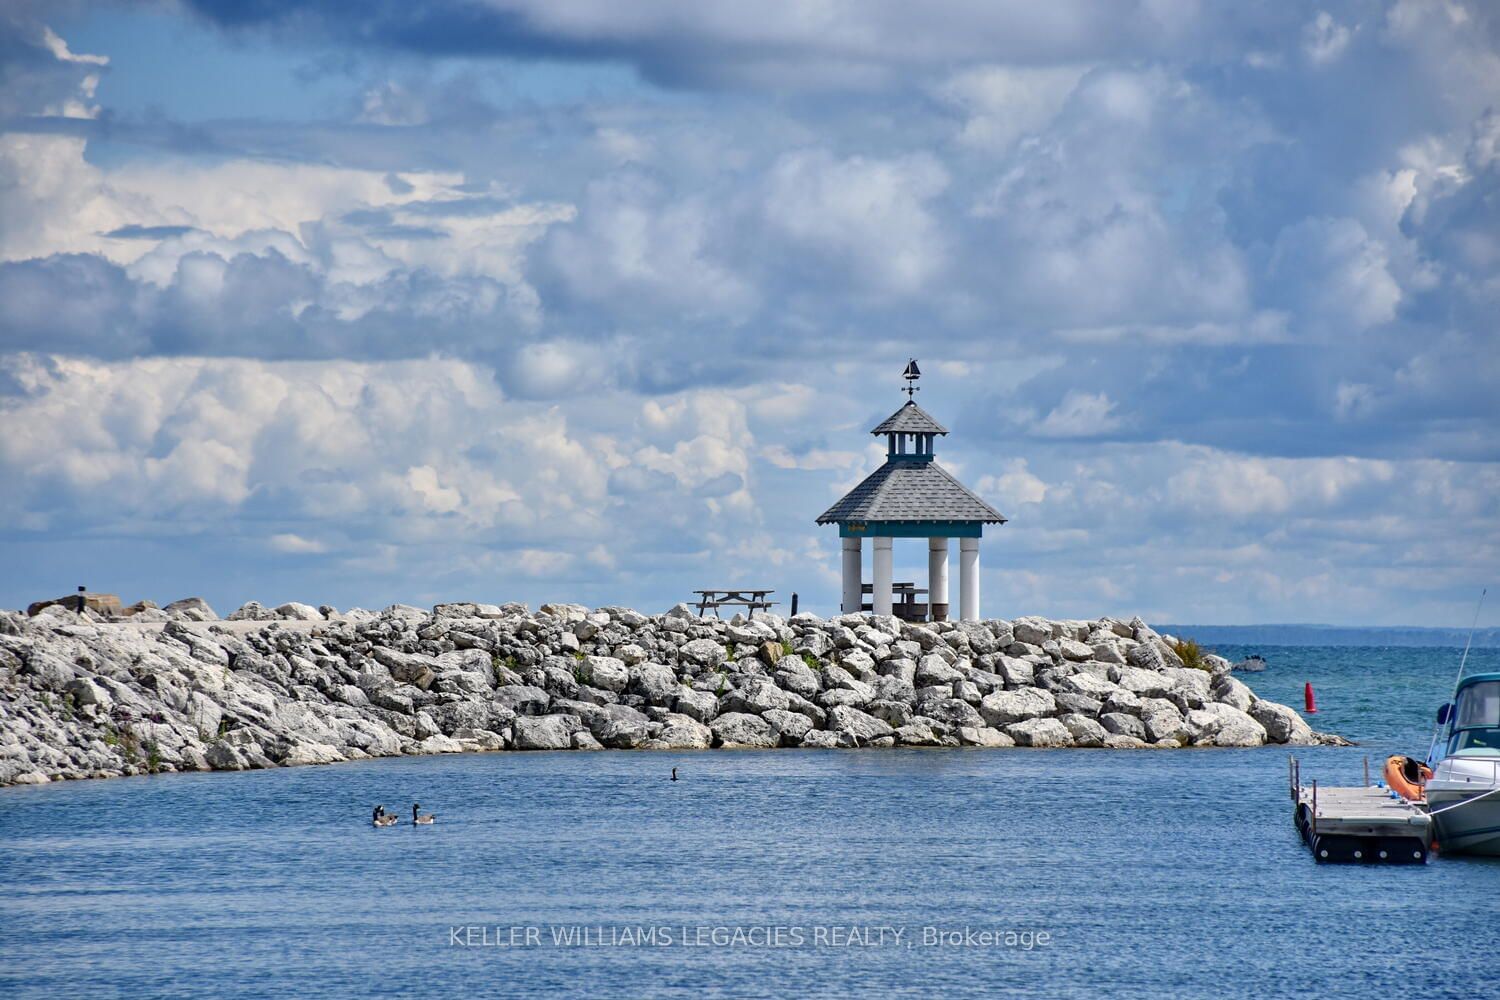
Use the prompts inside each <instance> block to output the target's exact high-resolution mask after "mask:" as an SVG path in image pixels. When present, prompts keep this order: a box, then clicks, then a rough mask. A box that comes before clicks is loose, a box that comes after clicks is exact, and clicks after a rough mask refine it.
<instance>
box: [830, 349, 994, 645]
mask: <svg viewBox="0 0 1500 1000" xmlns="http://www.w3.org/2000/svg"><path fill="white" fill-rule="evenodd" d="M921 374H922V373H921V371H920V370H918V368H917V363H916V361H915V360H913V361H910V362H908V363H907V366H906V371H905V373H904V374H903V376H902V377H903V378H905V379H906V380H907V386H906V389H905V390H904V391H905V392H906V394H907V397H908V398H907V401H906V403H905V405H903V406H902V407H901V409H899V410H897V411H896V412H895V413H893V414H891V415H890V416H889V417H887V418H886V419H885V420H883V421H881V422H880V424H879V425H877V426H876V427H875V428H874V430H872V431H870V433H871V434H884V435H885V437H886V441H887V448H886V459H885V464H884V465H882V466H881V467H880V468H878V469H876V470H875V471H874V472H872V473H871V474H870V475H869V476H868V477H867V478H866V479H865V480H864V482H862V483H860V484H859V485H858V486H856V487H854V489H852V490H850V491H849V492H848V493H847V494H846V495H845V496H844V498H843V499H842V500H840V501H839V502H838V503H836V504H834V505H833V506H832V507H830V508H828V509H827V510H826V511H824V512H823V515H822V516H821V517H819V518H818V523H819V524H837V525H838V526H839V537H840V538H842V539H843V548H844V551H843V570H844V573H843V583H844V594H843V602H842V605H841V607H842V610H843V612H844V613H845V614H851V613H856V612H860V611H873V612H874V613H875V614H877V615H889V614H896V615H900V616H901V617H902V618H906V619H909V620H914V621H925V620H929V619H930V620H932V621H943V620H946V619H947V617H948V539H950V538H957V539H958V608H959V615H958V616H959V619H960V620H961V621H977V620H978V619H979V540H980V538H981V536H982V535H983V534H984V526H985V525H986V524H1004V523H1005V518H1004V517H1003V516H1002V515H1001V514H1000V513H999V512H998V511H996V510H995V508H993V507H991V506H990V505H989V504H987V503H985V502H984V501H983V500H981V499H979V497H977V496H975V495H974V494H973V493H972V492H971V491H970V490H969V489H968V488H967V487H965V486H964V485H963V484H962V483H960V482H959V481H958V480H957V479H954V478H953V476H952V475H951V474H950V473H949V472H948V470H946V469H944V468H943V467H942V466H941V465H938V464H937V461H936V460H935V458H934V448H933V442H934V441H936V439H937V438H938V437H940V436H943V435H946V434H947V433H948V430H947V428H945V427H944V426H943V425H942V424H940V423H938V422H937V421H936V420H934V419H932V417H931V415H929V414H928V413H927V411H926V410H924V409H922V408H921V407H920V406H918V405H917V404H916V401H915V400H913V399H911V398H910V397H911V395H912V394H913V393H915V392H916V391H917V386H916V381H917V379H918V378H920V377H921ZM866 538H869V539H872V546H871V547H872V549H873V550H874V557H873V562H874V580H873V581H872V582H871V583H870V584H866V583H865V582H864V539H866ZM897 538H925V539H927V588H926V591H927V600H926V601H917V600H916V597H917V595H918V594H920V593H921V592H922V591H921V589H920V588H918V587H916V585H915V584H899V583H896V582H895V581H894V580H893V578H892V564H891V549H892V544H893V542H894V540H895V539H897ZM866 593H869V594H870V603H869V604H866V603H865V599H864V595H865V594H866ZM898 597H899V598H900V599H899V600H898V599H897V598H898Z"/></svg>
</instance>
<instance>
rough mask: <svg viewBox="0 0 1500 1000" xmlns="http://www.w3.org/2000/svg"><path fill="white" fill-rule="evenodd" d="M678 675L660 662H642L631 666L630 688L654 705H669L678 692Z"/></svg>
mask: <svg viewBox="0 0 1500 1000" xmlns="http://www.w3.org/2000/svg"><path fill="white" fill-rule="evenodd" d="M677 688H678V684H677V675H676V674H674V673H673V672H672V668H671V667H667V666H663V665H662V664H660V663H640V664H638V665H637V666H633V667H631V668H630V690H631V691H633V692H634V693H636V694H638V695H640V696H641V697H642V698H645V699H646V701H648V702H650V703H651V704H653V705H668V704H671V700H672V699H673V698H674V697H676V694H677Z"/></svg>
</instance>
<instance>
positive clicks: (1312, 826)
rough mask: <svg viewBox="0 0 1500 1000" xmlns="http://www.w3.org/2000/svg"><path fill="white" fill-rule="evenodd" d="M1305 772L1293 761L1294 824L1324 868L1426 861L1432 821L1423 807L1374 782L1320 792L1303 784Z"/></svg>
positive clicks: (1321, 790) (1317, 788) (1320, 789)
mask: <svg viewBox="0 0 1500 1000" xmlns="http://www.w3.org/2000/svg"><path fill="white" fill-rule="evenodd" d="M1301 770H1302V769H1301V766H1300V764H1299V763H1298V762H1297V761H1296V760H1295V759H1293V760H1292V761H1291V762H1290V771H1291V782H1290V784H1291V794H1292V801H1293V802H1294V803H1295V807H1294V809H1293V814H1292V821H1293V822H1294V823H1295V824H1296V825H1297V832H1298V833H1300V834H1301V835H1302V840H1303V842H1304V843H1306V844H1307V846H1308V848H1309V849H1310V850H1311V851H1312V853H1313V858H1314V859H1315V860H1316V861H1317V862H1318V863H1319V864H1340V863H1342V864H1377V865H1420V864H1425V863H1426V861H1427V848H1428V845H1429V844H1430V843H1431V842H1432V818H1431V817H1430V816H1428V815H1427V810H1426V809H1425V808H1424V807H1423V806H1422V805H1420V804H1417V803H1412V802H1408V801H1406V800H1405V799H1403V798H1401V797H1400V796H1394V797H1393V794H1392V792H1391V791H1390V790H1389V789H1387V788H1384V787H1380V786H1377V785H1370V784H1368V783H1366V784H1365V785H1360V786H1355V787H1352V788H1320V787H1319V786H1318V783H1317V782H1316V781H1314V782H1313V783H1312V784H1310V785H1303V784H1302V780H1301ZM1367 773H1368V768H1367ZM1367 780H1368V779H1367Z"/></svg>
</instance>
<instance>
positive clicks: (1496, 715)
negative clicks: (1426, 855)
mask: <svg viewBox="0 0 1500 1000" xmlns="http://www.w3.org/2000/svg"><path fill="white" fill-rule="evenodd" d="M1438 725H1439V726H1440V727H1443V728H1440V730H1439V731H1440V732H1441V733H1443V734H1445V738H1444V739H1443V741H1442V744H1441V747H1442V750H1441V752H1442V756H1441V758H1439V759H1438V760H1437V761H1436V763H1435V764H1434V765H1433V767H1432V776H1431V777H1430V778H1428V779H1427V782H1426V789H1425V790H1426V793H1427V808H1428V811H1429V812H1430V813H1431V815H1432V822H1433V828H1434V830H1435V831H1436V833H1437V839H1438V845H1439V848H1440V849H1441V850H1442V852H1443V853H1444V854H1482V855H1488V856H1491V857H1500V674H1496V673H1490V674H1475V675H1474V676H1472V677H1465V678H1462V679H1461V680H1460V681H1459V682H1458V687H1457V688H1456V689H1455V690H1454V692H1453V702H1452V704H1449V705H1444V706H1443V707H1442V708H1441V709H1439V711H1438ZM1436 751H1437V744H1436V743H1434V754H1433V756H1436Z"/></svg>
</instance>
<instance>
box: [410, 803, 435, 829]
mask: <svg viewBox="0 0 1500 1000" xmlns="http://www.w3.org/2000/svg"><path fill="white" fill-rule="evenodd" d="M420 808H422V807H421V806H420V805H418V804H417V803H415V802H413V803H412V804H411V822H412V825H413V826H431V825H432V820H433V815H432V813H419V812H417V810H418V809H420Z"/></svg>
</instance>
